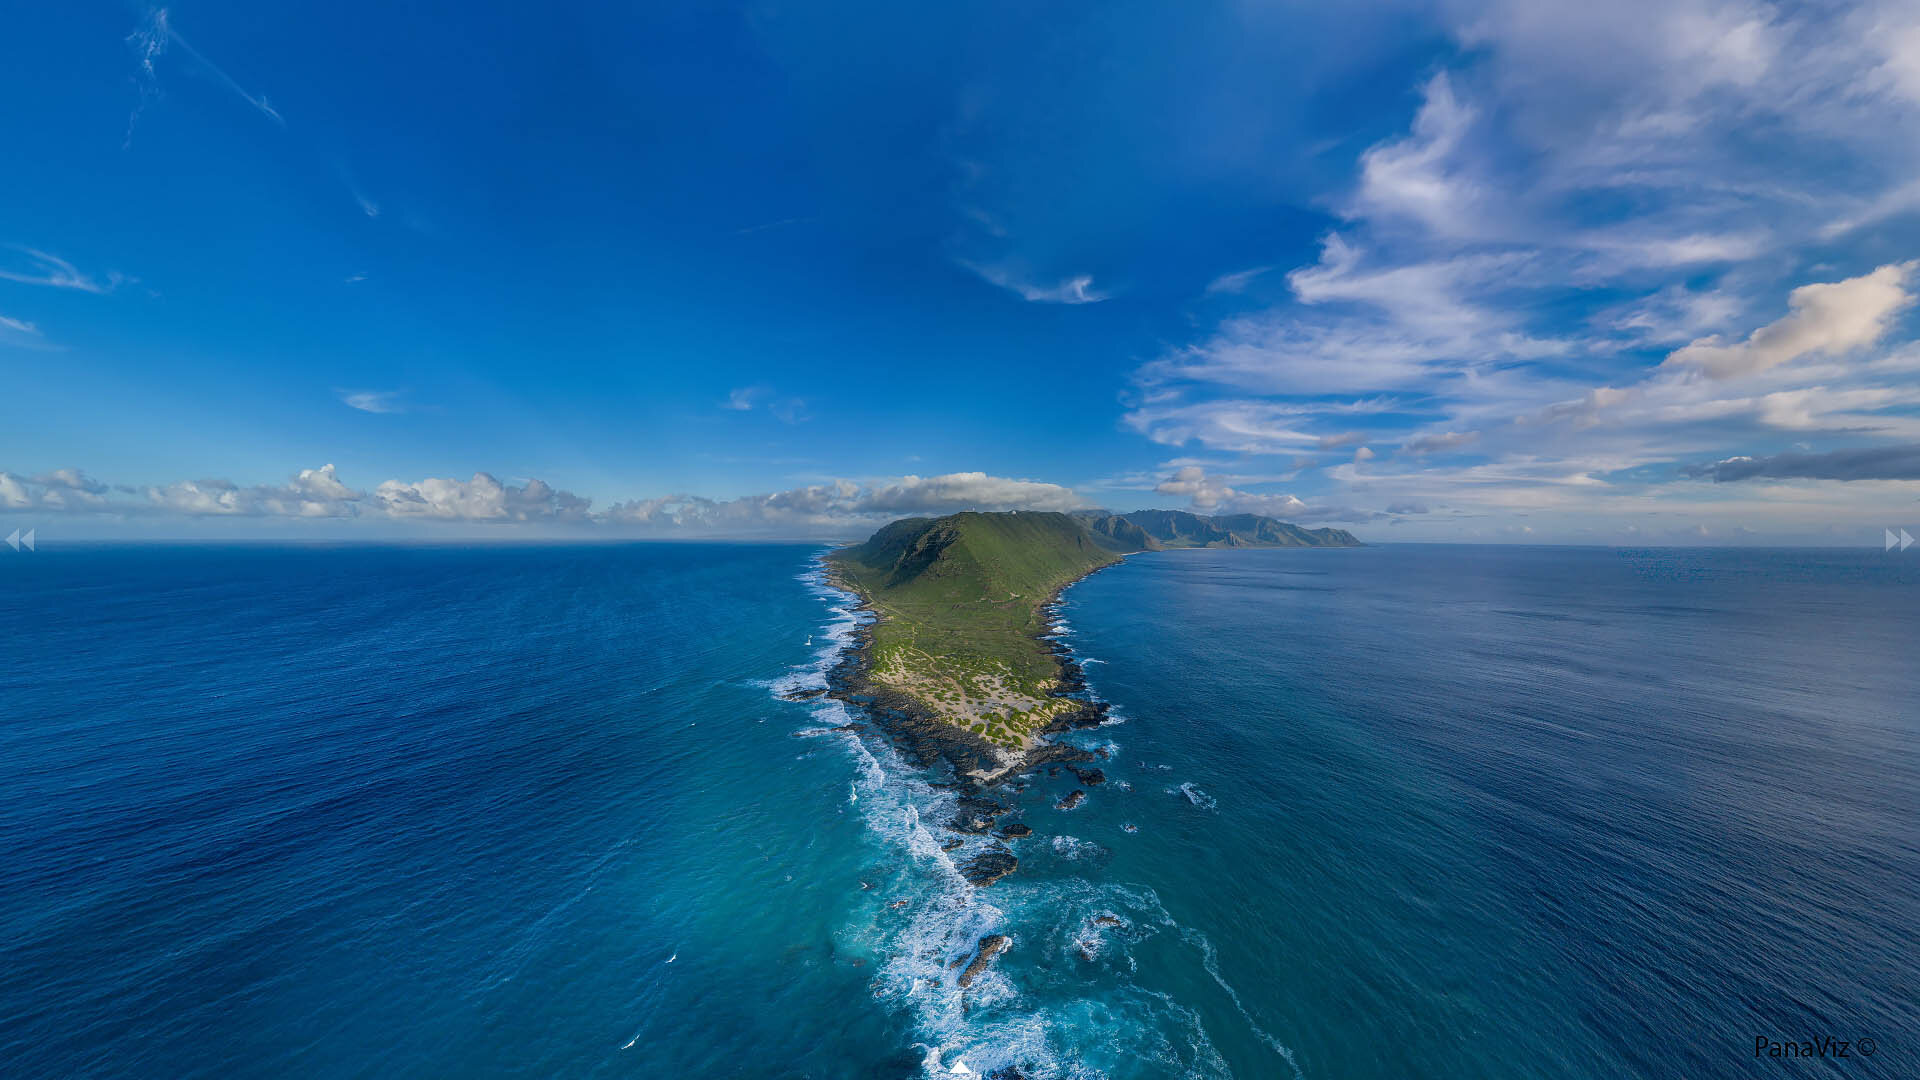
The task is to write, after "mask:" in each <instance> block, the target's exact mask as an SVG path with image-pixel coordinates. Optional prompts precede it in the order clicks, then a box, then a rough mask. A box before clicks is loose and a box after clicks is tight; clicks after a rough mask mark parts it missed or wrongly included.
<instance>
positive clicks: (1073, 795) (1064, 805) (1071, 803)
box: [1053, 788, 1087, 810]
mask: <svg viewBox="0 0 1920 1080" xmlns="http://www.w3.org/2000/svg"><path fill="white" fill-rule="evenodd" d="M1086 797H1087V793H1086V792H1084V791H1081V790H1080V789H1079V788H1075V789H1073V790H1072V791H1069V792H1067V794H1066V796H1065V797H1064V798H1062V799H1061V800H1060V801H1059V802H1057V803H1054V804H1053V808H1054V809H1055V810H1071V809H1073V808H1074V807H1076V806H1079V805H1080V804H1081V802H1083V801H1084V800H1085V799H1086Z"/></svg>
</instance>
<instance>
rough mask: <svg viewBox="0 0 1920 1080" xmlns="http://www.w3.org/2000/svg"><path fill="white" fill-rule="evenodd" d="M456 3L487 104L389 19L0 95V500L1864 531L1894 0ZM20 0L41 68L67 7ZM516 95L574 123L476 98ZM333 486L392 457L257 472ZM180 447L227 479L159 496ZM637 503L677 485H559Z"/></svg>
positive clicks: (1908, 27)
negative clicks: (49, 96)
mask: <svg viewBox="0 0 1920 1080" xmlns="http://www.w3.org/2000/svg"><path fill="white" fill-rule="evenodd" d="M481 7H482V8H483V9H485V12H484V15H485V17H484V18H477V19H476V20H475V23H474V30H473V32H474V33H475V34H478V35H482V36H485V35H488V34H493V35H497V36H499V37H500V39H501V40H502V41H506V40H509V39H518V38H520V37H532V38H535V39H538V40H540V41H543V42H544V43H545V46H546V47H545V48H540V49H526V50H515V51H514V52H513V55H514V56H515V57H516V59H514V60H513V61H511V62H508V63H505V64H503V66H502V67H501V69H500V71H499V72H498V73H497V75H498V79H497V83H498V85H497V86H493V85H489V86H477V85H474V84H472V82H471V81H470V80H467V79H464V78H462V77H460V74H459V73H461V72H462V71H464V70H465V60H466V57H465V54H463V53H460V52H459V51H458V50H450V49H448V48H447V47H446V46H445V45H444V43H439V42H436V40H435V39H434V38H433V37H432V35H431V33H430V29H431V28H430V27H420V28H404V27H397V28H396V33H401V34H408V33H417V34H419V35H420V36H419V37H409V38H406V39H404V40H403V41H400V42H398V43H396V44H395V48H394V49H385V50H378V49H372V48H371V46H369V45H368V44H367V42H366V41H365V40H364V38H365V35H364V34H363V33H362V32H361V30H360V27H361V21H362V20H363V19H364V18H374V17H377V10H378V9H377V8H373V7H369V8H368V9H367V11H365V12H358V11H357V9H355V5H353V4H348V5H346V8H349V9H355V10H343V11H341V12H338V13H336V14H335V15H333V16H331V17H332V18H337V19H338V23H337V24H334V23H327V24H324V25H306V26H301V27H297V28H294V27H279V28H276V27H274V26H273V25H272V20H270V19H269V20H265V21H263V23H262V24H261V25H260V26H257V27H253V28H251V29H249V28H247V27H236V26H231V25H223V24H221V23H219V22H218V21H213V16H211V15H205V16H203V15H201V14H200V13H199V12H198V11H197V9H187V10H179V9H177V5H176V9H169V8H164V7H158V6H155V7H149V8H146V9H145V10H144V14H143V15H142V16H141V18H139V19H138V20H137V22H136V23H135V24H133V25H130V26H126V27H120V28H118V30H117V31H116V34H117V36H118V38H119V39H120V40H119V41H118V45H119V49H120V51H119V54H118V55H117V56H112V57H109V56H107V55H106V53H100V54H99V59H98V63H99V64H100V65H101V66H100V67H99V68H98V69H97V70H95V69H84V68H81V69H78V70H91V71H92V74H93V76H94V77H95V78H96V79H97V81H98V83H99V86H100V87H101V93H100V96H99V100H98V101H88V102H78V101H76V102H72V103H56V104H54V105H52V106H50V111H49V112H48V113H47V114H46V115H44V116H40V117H38V118H37V119H36V118H31V117H15V118H13V119H11V120H7V121H4V123H5V124H8V125H11V126H10V127H7V128H6V129H5V132H4V133H5V135H6V137H7V138H9V140H10V142H9V144H10V145H13V146H16V147H18V148H21V150H22V152H23V154H24V155H25V160H27V161H29V162H30V164H29V165H27V166H26V167H25V169H24V170H23V172H22V174H21V177H20V179H19V183H18V187H19V189H20V192H19V198H18V199H17V200H16V203H17V206H16V208H15V211H14V213H17V216H13V214H4V215H0V355H5V356H9V357H11V358H15V359H18V360H19V361H20V362H21V363H22V365H23V366H24V367H26V368H28V369H30V371H31V372H32V373H30V374H29V375H28V377H27V378H25V379H24V380H19V383H20V385H19V386H18V388H17V391H16V392H15V393H14V394H12V395H10V397H9V399H8V400H6V401H0V430H4V431H6V432H7V436H6V442H5V443H0V451H4V457H0V465H5V466H9V467H12V468H14V469H17V470H18V471H17V472H0V513H10V514H15V515H30V514H47V515H53V514H61V515H74V516H75V517H74V518H73V520H79V519H86V520H91V521H100V522H105V521H115V522H123V523H125V524H126V528H127V529H128V530H129V531H130V532H131V533H140V532H147V533H153V534H164V533H165V532H166V531H167V529H168V524H167V523H168V522H169V521H176V522H177V521H188V520H190V521H195V522H202V523H212V522H219V521H245V520H253V521H261V522H265V521H274V522H289V523H298V522H301V521H309V522H321V521H327V522H335V523H356V522H357V523H360V524H361V525H365V524H366V523H369V522H374V523H390V524H400V525H408V526H411V524H412V523H422V524H430V523H458V524H465V525H478V524H485V525H489V526H494V525H497V526H503V527H504V526H538V527H553V528H584V529H593V530H597V531H601V532H630V533H633V534H647V535H651V534H668V535H743V536H745V535H753V536H761V535H795V536H802V535H808V536H810V535H829V534H832V535H845V534H848V533H851V532H853V531H857V530H858V529H861V528H864V527H866V526H868V525H870V524H872V523H873V522H875V521H878V520H884V519H885V518H888V517H897V516H904V515H907V514H914V513H937V512H947V511H950V510H956V509H967V508H978V509H1046V510H1060V509H1076V508H1081V507H1088V506H1107V507H1113V508H1117V509H1133V508H1136V507H1144V506H1149V505H1167V504H1168V503H1169V502H1171V503H1173V504H1177V505H1183V506H1186V507H1189V508H1192V509H1194V510H1197V511H1200V512H1210V513H1218V512H1243V511H1245V512H1256V513H1263V514H1270V515H1272V516H1276V517H1281V518H1284V519H1288V520H1295V521H1300V522H1302V523H1305V524H1341V525H1348V526H1352V525H1361V526H1371V527H1376V528H1375V533H1374V535H1375V536H1376V537H1377V538H1383V539H1384V538H1407V539H1501V538H1508V539H1533V540H1540V539H1554V540H1573V541H1589V542H1620V541H1640V540H1645V539H1647V538H1649V537H1663V536H1672V537H1676V538H1685V539H1689V540H1699V539H1701V538H1706V539H1715V538H1719V539H1732V538H1737V537H1757V538H1762V539H1765V538H1777V539H1786V540H1796V541H1801V540H1807V539H1818V538H1822V537H1829V538H1835V539H1843V540H1845V539H1851V540H1855V541H1858V542H1865V543H1871V542H1874V538H1875V537H1878V536H1879V530H1880V528H1881V526H1882V525H1884V524H1887V523H1898V522H1902V521H1911V520H1913V519H1914V518H1915V517H1916V515H1915V513H1914V507H1915V506H1916V505H1920V469H1916V466H1915V461H1916V447H1920V325H1917V324H1920V314H1917V313H1916V304H1915V301H1916V298H1920V181H1916V180H1915V179H1913V178H1914V177H1915V176H1920V8H1916V7H1915V6H1914V5H1912V4H1910V3H1903V2H1894V0H1858V2H1851V3H1835V4H1819V5H1801V4H1785V3H1770V2H1766V0H1659V2H1656V0H1623V2H1621V3H1615V4H1609V5H1599V6H1595V5H1592V4H1584V3H1576V2H1572V0H1481V2H1476V3H1465V2H1461V0H1441V2H1439V3H1437V4H1431V3H1421V4H1411V3H1408V4H1400V3H1385V2H1383V3H1377V4H1368V5H1358V6H1346V7H1343V8H1342V9H1341V10H1339V11H1331V10H1324V9H1321V8H1316V7H1309V6H1304V5H1293V4H1251V5H1246V4H1236V5H1228V6H1224V7H1221V8H1218V9H1207V10H1206V11H1205V12H1202V11H1201V10H1200V9H1195V8H1191V7H1187V8H1182V9H1179V10H1173V9H1169V10H1167V11H1146V10H1128V11H1125V12H1117V11H1104V10H1103V11H1101V12H1100V13H1098V14H1095V13H1094V12H1093V10H1092V9H1088V10H1081V9H1077V8H1071V7H1062V8H1059V9H1057V10H1054V11H1050V12H1049V13H1048V14H1047V15H1046V16H1045V17H1044V18H1039V19H1036V18H1035V17H1034V16H1032V14H1031V13H1025V14H1022V11H1023V9H1021V8H1020V7H1019V6H1018V5H1005V6H1003V5H999V4H997V3H989V4H987V5H986V6H985V7H983V8H981V9H979V10H977V11H974V12H971V13H968V14H967V15H966V16H964V17H963V16H961V15H959V14H957V13H943V12H930V11H902V10H898V9H894V8H889V7H885V6H881V5H865V4H846V5H827V6H823V7H821V8H819V9H808V10H803V11H780V12H768V11H764V10H759V9H752V10H749V9H747V8H739V9H735V8H730V7H723V8H720V9H716V11H719V12H721V14H715V15H714V16H713V17H712V18H711V19H707V20H698V21H697V22H699V26H697V27H695V26H691V25H689V23H688V21H687V20H676V19H674V18H673V17H672V15H671V12H667V11H659V12H637V13H625V14H615V13H606V14H604V15H597V16H592V17H590V18H589V17H586V16H583V18H588V19H589V21H591V22H593V23H594V25H593V30H594V33H593V34H591V35H588V36H590V37H592V38H594V39H595V40H597V41H602V42H605V43H606V48H605V49H604V51H598V52H596V51H592V50H589V51H588V52H587V53H585V54H579V53H578V50H579V48H580V47H581V46H580V36H579V35H576V34H573V33H566V32H561V33H558V34H557V36H556V37H554V38H552V39H550V40H549V39H546V38H544V37H542V35H544V34H547V33H549V32H555V31H554V29H553V28H552V27H548V26H546V25H544V24H541V23H538V22H529V21H528V20H527V19H526V18H525V17H524V15H523V14H516V12H515V9H513V8H512V7H511V6H508V5H501V6H499V7H498V8H497V9H496V8H494V7H493V6H492V5H489V4H482V5H481ZM1203 15H1204V16H1205V17H1202V16H1203ZM34 18H35V19H38V20H41V23H40V24H36V25H35V26H33V27H30V28H29V29H30V30H36V31H39V32H40V36H41V37H42V38H43V39H44V41H45V43H46V46H47V47H46V49H45V50H44V51H45V54H46V55H45V57H44V61H43V62H44V63H45V64H46V65H48V70H49V71H56V70H57V71H65V70H67V68H68V67H71V66H73V65H78V64H81V63H82V60H80V59H78V57H81V56H82V55H84V56H88V57H91V56H94V55H95V53H94V52H88V51H86V50H88V49H92V48H94V47H95V46H97V45H99V44H100V43H99V41H97V40H96V39H97V38H100V37H101V35H102V34H103V33H105V30H103V28H102V27H101V26H99V25H98V24H96V23H95V22H92V21H88V20H84V19H80V18H78V17H77V16H74V15H73V14H72V13H66V12H59V11H49V12H41V13H36V15H35V16H34ZM202 18H204V19H207V20H209V21H207V22H204V23H203V22H200V21H195V20H198V19H202ZM183 27H184V28H185V30H186V32H188V33H190V34H191V36H192V41H193V44H191V45H189V44H188V39H187V37H185V36H183V34H182V30H183ZM1330 43H1337V44H1330ZM400 46H406V47H407V48H404V49H402V48H400ZM76 50H78V51H76ZM396 50H397V51H396ZM409 50H410V51H409ZM107 52H109V53H110V52H112V50H111V49H109V50H107ZM402 53H405V54H408V55H411V56H412V57H413V61H412V63H411V65H410V66H406V67H401V66H397V65H396V64H395V63H394V62H393V61H392V59H391V57H392V56H394V55H399V54H402ZM876 55H886V56H890V57H894V58H896V59H897V62H891V63H887V64H875V63H872V62H871V59H872V57H874V56H876ZM683 56H691V57H696V58H698V57H707V58H711V59H713V60H714V61H715V63H714V64H713V65H711V67H712V70H714V71H716V72H718V71H726V72H728V75H727V78H726V80H725V82H724V84H723V83H722V82H721V81H720V80H719V79H718V77H717V76H716V77H714V78H713V79H707V78H705V77H703V76H702V75H700V74H699V71H698V70H697V67H698V66H697V65H696V66H695V67H693V68H690V67H688V66H687V65H685V64H683V63H678V62H670V61H672V60H673V58H676V57H683ZM556 57H566V58H567V62H566V63H565V64H559V63H557V62H556V61H555V58H556ZM721 61H725V62H724V63H722V62H721ZM35 62H40V61H35ZM85 62H86V63H93V62H95V61H93V60H88V61H85ZM343 66H352V67H353V68H354V69H355V70H365V71H366V72H368V76H367V79H366V80H365V83H366V85H364V86H353V87H348V86H344V85H342V84H341V82H340V80H339V78H338V76H337V71H338V70H340V69H341V68H342V67H343ZM36 77H37V76H36V73H35V71H34V70H33V68H32V64H31V63H27V64H25V65H24V66H23V67H22V68H21V70H19V71H16V72H13V73H10V74H0V92H6V93H15V94H24V93H27V92H29V91H30V89H31V88H32V87H33V86H34V85H36V83H35V79H36ZM129 85H131V86H132V88H133V89H132V92H131V94H129V92H128V90H127V88H128V86H129ZM557 85H566V86H569V87H572V88H573V89H574V90H576V91H579V92H577V93H570V94H569V95H567V98H568V101H567V102H566V104H565V106H564V114H565V115H564V122H562V119H563V118H562V117H561V116H560V115H559V114H558V113H556V115H555V116H554V117H553V118H552V119H553V121H554V122H553V123H552V124H549V125H545V126H543V125H542V124H541V123H540V122H539V120H540V117H539V116H538V115H531V114H527V113H523V112H520V111H517V110H532V111H533V113H537V112H538V110H539V109H541V108H542V107H543V106H542V105H541V104H540V103H541V102H542V101H551V100H552V94H551V93H549V92H547V91H550V90H551V88H552V87H554V86H557ZM303 87H304V88H307V89H304V90H303ZM109 91H111V93H109ZM269 93H270V94H271V95H272V102H273V103H272V104H269V100H268V94H269ZM115 95H118V96H115ZM110 98H111V100H109V99H110ZM396 102H405V103H407V104H406V106H405V108H403V109H396V106H395V103H396ZM553 107H554V108H555V109H556V110H559V109H561V108H562V107H561V106H560V105H558V104H554V105H553ZM511 116H520V117H521V118H522V120H523V121H524V120H528V119H531V120H532V121H534V122H533V123H531V124H528V123H523V122H515V123H511V124H510V123H506V122H504V121H503V120H502V118H503V117H511ZM389 128H391V129H392V134H391V136H386V135H381V134H380V132H383V131H386V130H388V129H389ZM529 128H532V129H538V130H540V131H541V132H543V133H542V134H540V135H539V137H537V138H536V137H534V136H532V135H530V134H528V129H529ZM136 131H137V137H136ZM421 145H432V146H435V147H437V148H438V150H437V152H436V154H435V155H432V156H429V155H424V154H422V153H420V152H419V149H418V148H419V146H421ZM213 159H217V160H220V161H223V162H226V163H227V166H228V167H227V171H226V172H224V173H222V174H221V175H219V176H215V177H212V178H208V179H205V180H204V181H203V182H201V183H200V184H199V186H197V187H195V186H190V185H183V183H182V178H184V177H188V176H193V177H202V176H204V173H205V169H204V162H206V161H207V160H213ZM523 160H539V161H540V162H541V163H542V165H541V168H540V169H539V170H537V171H535V170H530V169H527V168H523V167H522V166H521V165H520V164H519V162H521V161H523ZM660 162H672V163H673V167H672V168H671V169H662V168H660V167H659V163H660ZM79 174H85V175H94V176H101V177H114V176H124V177H126V178H127V181H126V183H127V186H126V187H125V188H124V189H122V190H114V191H111V192H109V191H108V189H106V188H97V189H95V190H93V191H92V192H91V195H92V196H94V198H93V200H92V201H88V199H89V195H90V193H89V191H84V190H80V188H81V187H84V186H83V185H75V184H73V183H72V182H71V181H72V177H73V176H75V175H79ZM111 182H112V181H110V180H102V181H100V183H101V184H108V183H111ZM102 193H109V194H111V195H112V196H113V200H112V202H111V204H110V205H106V206H102V205H101V204H100V202H99V201H98V198H97V196H99V195H100V194H102ZM263 193H264V194H263ZM508 208H511V209H510V210H509V209H508ZM116 215H124V217H116ZM88 221H95V222H97V223H96V224H95V225H94V226H93V227H91V228H88V227H86V226H83V225H82V224H81V223H82V222H88ZM55 222H67V223H68V224H67V225H66V226H64V228H65V229H66V230H67V231H66V232H65V233H64V234H63V233H61V232H60V230H59V228H56V227H55V226H54V225H53V224H50V223H55ZM261 236H272V237H274V241H273V244H274V250H271V251H267V250H262V247H261V244H260V242H259V239H258V238H259V237H261ZM50 361H57V363H58V368H57V369H56V368H55V367H54V366H53V364H51V363H50ZM56 370H57V371H58V373H59V376H60V377H56V376H55V372H56ZM399 386H404V387H407V388H408V389H407V390H406V391H404V392H403V391H400V390H395V389H378V388H382V387H388V388H390V387H399ZM343 388H346V389H343ZM349 451H351V456H349V453H348V452H349ZM329 459H333V460H340V461H342V464H343V470H345V471H350V472H352V473H353V474H355V475H359V476H364V477H378V476H383V475H384V476H395V475H398V476H425V477H428V478H427V479H421V480H413V481H407V480H397V479H389V480H385V481H381V482H377V483H374V484H373V486H371V487H352V486H349V485H348V484H347V483H346V482H345V481H344V480H342V479H341V478H340V476H339V473H338V471H336V470H335V468H334V467H333V466H332V465H327V466H324V467H322V468H317V469H315V468H308V469H304V470H300V471H297V472H294V473H293V474H292V475H291V476H290V477H289V476H288V471H289V470H290V469H293V468H295V467H297V466H298V465H301V464H306V463H310V462H313V461H325V460H329ZM509 463H512V464H509ZM348 466H350V468H347V467H348ZM83 467H84V468H85V469H86V470H87V471H84V472H83V471H81V469H82V468H83ZM95 472H97V473H98V474H100V475H107V476H113V477H115V478H116V480H117V481H118V482H116V483H113V484H107V483H102V482H100V481H97V480H94V479H93V478H92V474H93V473H95ZM536 473H537V474H538V475H539V476H540V477H542V478H543V479H534V478H532V476H533V475H534V474H536ZM209 474H212V475H218V476H233V477H239V478H244V479H243V480H242V482H234V481H228V480H191V481H188V480H181V479H179V477H180V476H196V475H197V476H205V475H209ZM496 474H499V475H508V474H512V475H514V476H516V477H519V478H518V479H513V480H511V481H502V480H499V479H496ZM449 476H470V479H465V480H460V479H450V478H447V477H449ZM1011 476H1020V477H1033V478H1034V479H1008V478H1007V477H1011ZM279 477H287V478H286V479H276V478H279ZM576 491H578V492H586V493H589V494H575V492H576ZM649 491H651V492H677V494H666V495H652V496H648V495H640V496H633V495H622V496H618V497H613V498H609V497H607V495H606V494H605V493H607V492H622V493H630V492H649ZM743 492H760V493H762V494H741V493H743ZM768 493H770V494H768ZM315 527H316V528H319V527H325V528H336V527H338V526H337V525H334V526H317V525H316V526H315Z"/></svg>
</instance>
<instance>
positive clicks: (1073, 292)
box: [960, 259, 1108, 304]
mask: <svg viewBox="0 0 1920 1080" xmlns="http://www.w3.org/2000/svg"><path fill="white" fill-rule="evenodd" d="M960 265H961V266H964V267H966V268H967V269H969V270H971V271H973V272H974V273H976V274H978V275H980V277H981V278H982V279H983V280H985V281H987V282H988V283H990V284H993V285H998V286H999V287H1001V288H1003V289H1006V290H1008V291H1010V292H1015V293H1018V294H1020V297H1021V299H1024V300H1028V301H1031V302H1033V303H1036V304H1097V303H1099V302H1100V301H1102V300H1105V299H1107V296H1108V294H1107V293H1104V292H1100V291H1098V290H1096V289H1095V288H1094V287H1093V278H1092V276H1090V275H1087V274H1075V275H1073V276H1070V277H1066V278H1062V279H1061V280H1059V281H1057V282H1054V283H1052V284H1045V283H1042V282H1037V281H1033V280H1031V279H1029V278H1027V277H1026V276H1025V275H1023V274H1021V273H1020V272H1018V271H1017V270H1015V269H1014V268H1012V267H1010V266H1006V265H995V264H986V263H976V262H970V261H968V260H966V259H962V260H960Z"/></svg>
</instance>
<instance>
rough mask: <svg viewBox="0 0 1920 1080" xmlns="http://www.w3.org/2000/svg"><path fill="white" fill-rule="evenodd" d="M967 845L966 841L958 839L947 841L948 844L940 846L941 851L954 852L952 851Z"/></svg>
mask: <svg viewBox="0 0 1920 1080" xmlns="http://www.w3.org/2000/svg"><path fill="white" fill-rule="evenodd" d="M965 843H966V841H965V840H961V839H958V838H956V839H953V840H949V841H947V842H946V843H944V844H941V845H940V850H941V851H952V850H953V849H954V848H957V847H960V846H961V845H963V844H965Z"/></svg>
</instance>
